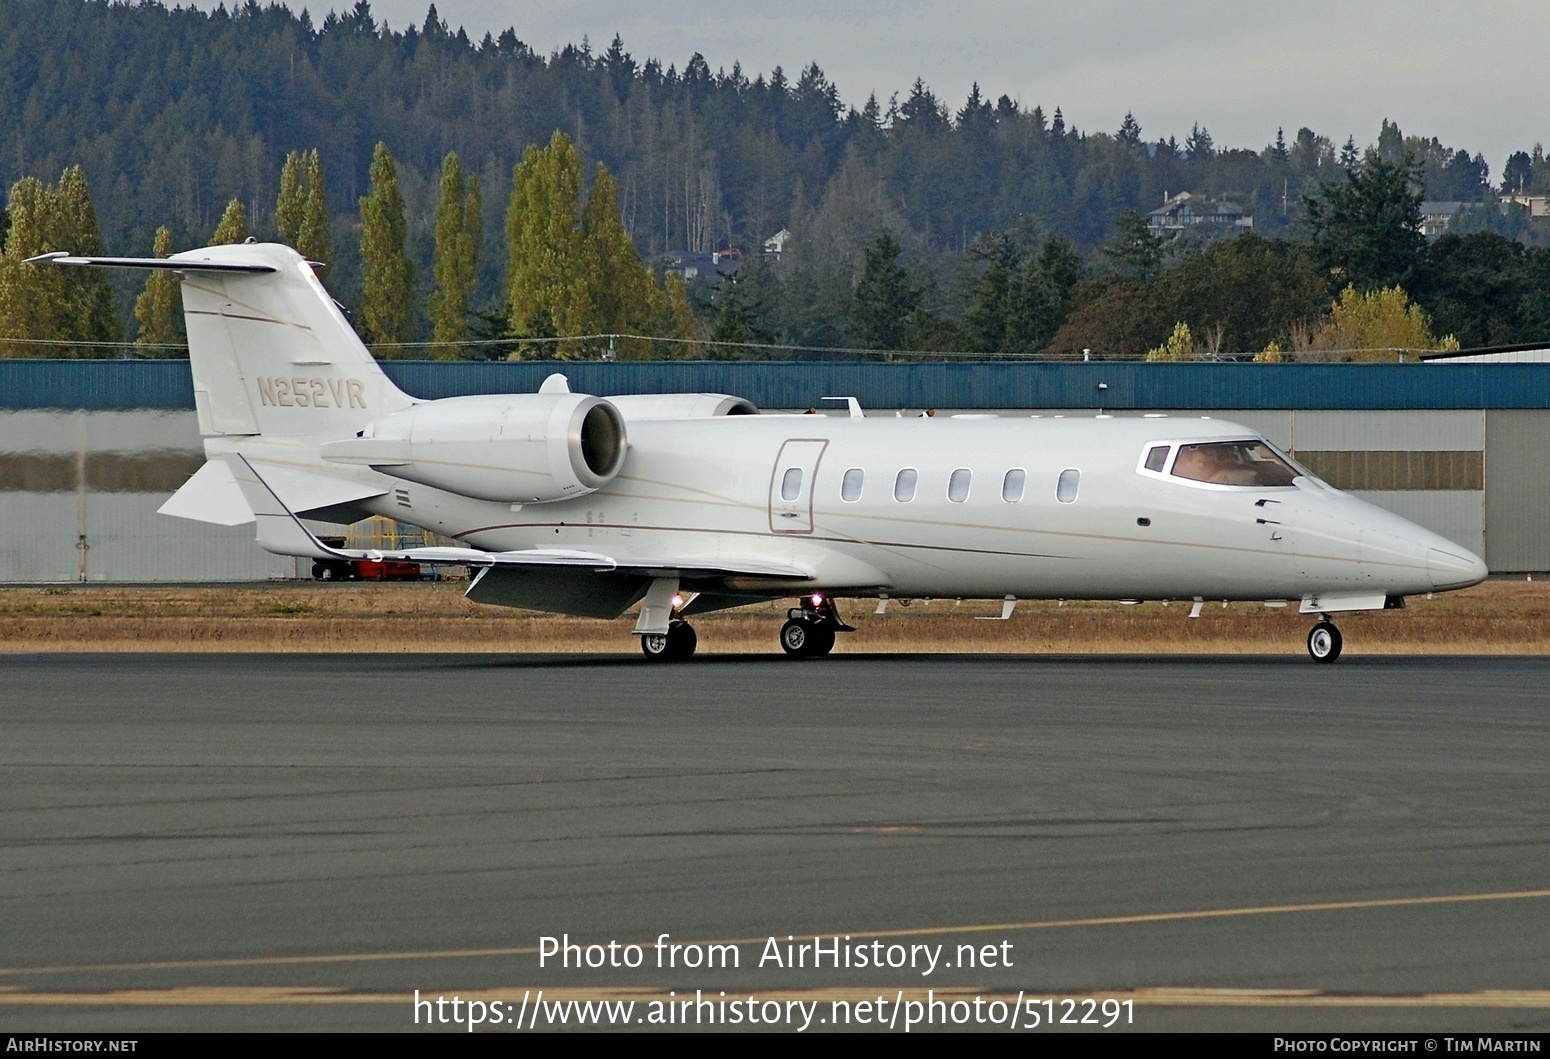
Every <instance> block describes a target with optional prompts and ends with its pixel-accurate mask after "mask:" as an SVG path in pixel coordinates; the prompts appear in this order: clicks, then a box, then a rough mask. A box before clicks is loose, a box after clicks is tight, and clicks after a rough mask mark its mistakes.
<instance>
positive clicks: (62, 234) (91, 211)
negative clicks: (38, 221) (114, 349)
mask: <svg viewBox="0 0 1550 1059" xmlns="http://www.w3.org/2000/svg"><path fill="white" fill-rule="evenodd" d="M57 195H58V209H57V213H56V217H57V219H58V222H59V224H60V230H59V231H58V232H57V233H56V234H55V236H54V242H55V244H56V245H57V246H58V247H59V248H60V249H62V250H63V249H68V250H70V251H71V252H72V253H76V254H101V253H102V233H101V230H100V229H99V228H98V226H97V209H96V207H95V206H93V205H92V201H91V189H90V188H89V187H87V184H86V172H85V170H83V169H82V168H81V167H80V166H78V165H73V166H71V167H70V168H68V169H66V170H65V171H64V172H63V173H62V174H60V177H59V189H58V192H57ZM70 271H71V273H72V274H71V275H67V276H66V277H65V299H66V312H67V313H68V321H67V323H66V330H67V332H68V334H67V336H66V337H69V338H75V339H83V340H86V341H90V342H117V341H119V340H120V339H121V338H123V337H124V327H123V323H122V321H120V320H119V318H118V310H117V309H115V308H114V305H113V288H112V287H111V286H109V285H108V278H107V276H105V275H104V274H103V272H102V270H101V269H96V268H83V269H72V270H70ZM77 355H78V356H111V355H112V354H111V351H109V350H105V349H100V348H99V349H96V350H90V351H88V350H82V351H81V352H80V353H78V354H77Z"/></svg>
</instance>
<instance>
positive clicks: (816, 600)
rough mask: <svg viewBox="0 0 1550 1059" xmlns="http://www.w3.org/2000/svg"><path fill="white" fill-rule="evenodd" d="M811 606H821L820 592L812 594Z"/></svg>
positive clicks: (821, 597)
mask: <svg viewBox="0 0 1550 1059" xmlns="http://www.w3.org/2000/svg"><path fill="white" fill-rule="evenodd" d="M813 606H815V607H821V606H823V593H822V592H814V593H813Z"/></svg>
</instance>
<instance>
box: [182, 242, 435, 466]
mask: <svg viewBox="0 0 1550 1059" xmlns="http://www.w3.org/2000/svg"><path fill="white" fill-rule="evenodd" d="M167 263H168V264H170V265H172V266H174V267H180V271H182V275H183V313H184V320H185V322H186V324H187V327H188V354H189V362H190V367H191V368H192V370H193V375H194V401H195V404H196V407H197V408H198V412H199V429H200V432H201V433H202V434H204V435H206V436H217V435H243V434H248V435H251V434H265V435H282V436H283V435H309V434H329V435H333V436H335V437H339V436H348V435H350V434H353V433H354V432H355V431H357V430H359V429H360V428H361V427H363V426H365V425H366V424H367V423H368V422H370V421H371V420H373V419H376V418H378V417H380V416H383V415H387V414H388V413H391V412H397V411H401V410H403V409H405V408H408V407H409V406H410V405H411V404H413V403H414V402H413V401H412V399H411V398H410V397H409V396H408V395H407V394H405V393H404V392H403V391H402V390H400V389H399V388H398V387H397V386H394V385H393V383H392V381H391V380H390V379H389V378H388V377H387V376H386V375H385V374H383V371H382V368H381V367H380V366H378V364H377V362H376V360H375V359H374V358H373V357H372V355H371V353H370V352H369V351H368V350H367V349H366V347H365V345H363V344H362V342H361V340H360V338H359V337H358V336H357V335H356V333H355V330H354V328H352V327H351V326H350V322H349V321H348V320H347V319H345V316H344V313H342V312H341V311H340V309H339V306H338V305H337V304H336V303H335V302H334V299H333V298H332V297H330V296H329V293H328V291H326V290H324V289H323V284H322V283H320V282H319V281H318V278H317V276H316V275H315V274H314V273H313V271H312V266H311V265H310V264H308V263H307V262H306V260H305V259H303V258H302V256H301V255H300V254H298V253H296V251H294V250H292V249H291V248H290V247H287V246H281V245H279V244H277V243H247V244H243V245H237V246H217V247H206V248H205V249H202V250H190V251H188V252H187V253H182V254H175V255H173V257H172V258H170V259H168V262H167ZM201 265H204V266H207V267H205V268H201V267H200V266H201ZM218 265H226V266H228V268H226V269H221V270H217V269H216V268H213V267H208V266H218ZM242 266H247V267H249V268H251V269H253V270H252V271H237V270H236V267H242ZM260 267H263V268H264V270H263V271H258V268H260Z"/></svg>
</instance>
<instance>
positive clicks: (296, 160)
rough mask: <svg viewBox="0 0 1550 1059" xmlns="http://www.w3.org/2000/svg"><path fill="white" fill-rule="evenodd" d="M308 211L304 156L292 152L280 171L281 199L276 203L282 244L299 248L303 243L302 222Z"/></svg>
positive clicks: (275, 212)
mask: <svg viewBox="0 0 1550 1059" xmlns="http://www.w3.org/2000/svg"><path fill="white" fill-rule="evenodd" d="M306 210H307V189H306V187H305V185H304V183H303V173H302V154H301V152H300V151H292V152H291V153H290V154H288V155H286V156H285V165H284V166H283V167H282V168H281V169H280V199H279V201H278V202H277V203H275V209H274V219H275V225H276V227H278V228H279V232H280V242H282V243H284V244H285V245H286V246H292V247H294V246H297V245H299V244H300V242H301V220H302V215H303V214H304V213H305V212H306Z"/></svg>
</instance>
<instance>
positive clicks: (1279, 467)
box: [1147, 441, 1298, 488]
mask: <svg viewBox="0 0 1550 1059" xmlns="http://www.w3.org/2000/svg"><path fill="white" fill-rule="evenodd" d="M1154 451H1155V450H1154ZM1147 466H1148V468H1150V467H1151V453H1148V454H1147ZM1173 474H1174V475H1175V476H1176V477H1179V478H1187V479H1189V480H1190V481H1192V482H1209V483H1210V484H1212V485H1246V486H1255V487H1258V488H1265V487H1268V486H1281V485H1291V484H1292V480H1293V479H1294V478H1296V477H1297V475H1298V472H1297V470H1296V469H1294V468H1293V467H1292V466H1291V465H1290V464H1288V463H1287V462H1286V461H1285V460H1283V459H1282V458H1281V457H1280V456H1278V455H1276V452H1275V450H1274V449H1272V448H1271V447H1270V446H1269V445H1266V444H1265V443H1264V442H1262V441H1212V442H1205V443H1202V444H1198V445H1180V446H1179V455H1178V457H1177V458H1176V459H1175V460H1174V461H1173Z"/></svg>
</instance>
